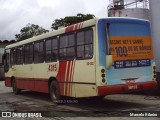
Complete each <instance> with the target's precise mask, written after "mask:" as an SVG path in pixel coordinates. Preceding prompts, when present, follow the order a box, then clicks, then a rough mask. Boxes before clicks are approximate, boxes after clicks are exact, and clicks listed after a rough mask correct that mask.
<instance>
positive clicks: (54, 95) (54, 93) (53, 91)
mask: <svg viewBox="0 0 160 120" xmlns="http://www.w3.org/2000/svg"><path fill="white" fill-rule="evenodd" d="M48 89H49V90H48V91H49V95H50V98H51V100H52V102H54V103H59V100H60V98H61V94H60V86H59V84H58V82H57V80H56V78H54V77H51V78H50V79H49V82H48Z"/></svg>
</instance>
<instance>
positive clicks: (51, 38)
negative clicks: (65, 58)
mask: <svg viewBox="0 0 160 120" xmlns="http://www.w3.org/2000/svg"><path fill="white" fill-rule="evenodd" d="M55 39H56V40H57V48H56V49H53V46H52V45H53V44H52V42H53V40H55ZM48 40H51V50H47V49H46V42H47V41H48ZM58 43H59V38H58V36H52V37H48V38H46V39H45V43H44V44H45V45H44V46H45V50H44V52H45V63H51V62H57V61H58V58H59V55H58V54H59V44H58ZM54 50H57V58H56V59H53V60H51V61H47V54H46V53H47V51H51V53H53V51H54Z"/></svg>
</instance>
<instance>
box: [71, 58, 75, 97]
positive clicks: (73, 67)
mask: <svg viewBox="0 0 160 120" xmlns="http://www.w3.org/2000/svg"><path fill="white" fill-rule="evenodd" d="M75 62H76V61H75V60H74V61H73V65H72V73H71V74H72V75H71V82H73V76H74V69H75ZM72 90H73V84H72V83H71V88H70V94H71V95H72V92H73V91H72Z"/></svg>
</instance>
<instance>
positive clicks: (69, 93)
mask: <svg viewBox="0 0 160 120" xmlns="http://www.w3.org/2000/svg"><path fill="white" fill-rule="evenodd" d="M72 69H73V61H71V67H70V75H69V82H70V84H69V89H68V95H69V96H72V95H71V92H70V91H71V85H72V83H71V75H72Z"/></svg>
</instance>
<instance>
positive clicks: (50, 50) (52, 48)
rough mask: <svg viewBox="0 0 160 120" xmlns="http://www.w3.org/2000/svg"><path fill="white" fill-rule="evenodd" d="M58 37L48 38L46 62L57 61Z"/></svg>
mask: <svg viewBox="0 0 160 120" xmlns="http://www.w3.org/2000/svg"><path fill="white" fill-rule="evenodd" d="M57 43H58V42H57V38H50V39H48V40H46V62H52V61H57V57H58V49H57V48H58V44H57Z"/></svg>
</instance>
